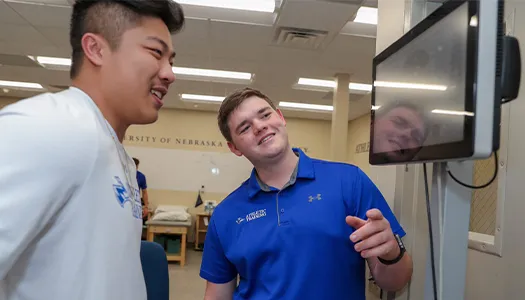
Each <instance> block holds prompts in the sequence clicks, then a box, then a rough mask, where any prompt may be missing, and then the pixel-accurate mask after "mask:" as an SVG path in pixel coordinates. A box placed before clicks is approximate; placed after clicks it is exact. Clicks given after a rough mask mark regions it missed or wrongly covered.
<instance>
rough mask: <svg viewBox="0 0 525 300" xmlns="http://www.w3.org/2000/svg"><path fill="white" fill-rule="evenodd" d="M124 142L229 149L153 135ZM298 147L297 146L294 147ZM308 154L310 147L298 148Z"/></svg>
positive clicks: (130, 137)
mask: <svg viewBox="0 0 525 300" xmlns="http://www.w3.org/2000/svg"><path fill="white" fill-rule="evenodd" d="M124 141H126V142H128V144H130V145H133V144H144V143H145V144H148V145H159V144H160V145H166V144H169V145H187V146H196V147H205V148H223V147H226V148H227V147H228V145H227V144H226V142H225V141H217V140H202V139H196V138H186V137H165V136H151V135H126V136H125V137H124ZM294 147H296V146H294ZM296 148H300V149H301V150H303V152H305V153H308V147H296Z"/></svg>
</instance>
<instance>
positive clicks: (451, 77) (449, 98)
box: [373, 3, 469, 152]
mask: <svg viewBox="0 0 525 300" xmlns="http://www.w3.org/2000/svg"><path fill="white" fill-rule="evenodd" d="M468 24H469V11H468V4H467V3H465V4H463V5H462V6H461V7H459V8H457V9H456V10H455V11H454V12H452V13H450V14H449V15H448V16H446V17H444V18H443V19H442V20H440V21H439V22H438V23H437V24H436V25H435V26H433V27H431V28H429V29H428V30H426V31H425V32H424V33H422V34H421V35H419V36H417V37H416V38H414V39H413V40H412V41H411V42H410V43H408V44H406V45H405V46H403V47H402V48H400V49H399V50H397V51H396V52H395V53H393V54H392V55H390V56H388V57H387V58H386V59H385V60H383V61H381V62H380V63H379V64H378V65H377V66H376V74H375V78H374V87H375V98H374V104H373V105H374V106H380V107H386V106H390V105H395V103H393V102H396V101H397V100H399V99H402V100H403V101H408V102H410V103H413V104H416V105H417V106H418V107H420V108H421V109H422V110H424V111H425V113H426V114H427V115H426V116H427V117H428V118H429V119H432V125H433V126H432V127H433V130H432V132H431V133H430V134H429V135H428V138H426V139H425V143H424V145H422V146H425V147H426V146H434V145H440V144H446V143H455V142H459V141H462V140H463V139H464V129H465V113H468V112H466V102H465V97H466V89H465V84H466V80H467V77H466V75H467V68H466V67H467V37H468V35H467V34H468V27H467V26H468ZM377 113H379V111H377ZM406 115H407V118H408V115H409V114H408V113H407V114H406ZM375 122H376V124H374V125H375V126H376V127H377V126H379V128H381V130H380V132H385V134H386V130H385V127H389V128H394V126H393V125H389V126H385V125H379V124H377V123H378V122H379V121H378V120H375ZM382 122H386V121H384V120H383V121H382ZM413 123H414V124H416V123H417V122H416V121H413ZM382 126H385V127H382ZM375 134H377V133H375ZM374 140H376V139H375V138H374ZM398 140H399V139H398ZM380 143H385V142H384V141H381V142H380ZM395 143H396V142H394V144H395ZM407 143H408V142H407ZM414 143H415V142H414ZM403 145H404V146H403V147H407V145H408V144H406V145H405V144H403ZM390 146H391V147H393V146H392V145H390ZM381 147H382V148H381V150H380V151H381V152H383V151H386V150H388V148H386V145H384V144H381Z"/></svg>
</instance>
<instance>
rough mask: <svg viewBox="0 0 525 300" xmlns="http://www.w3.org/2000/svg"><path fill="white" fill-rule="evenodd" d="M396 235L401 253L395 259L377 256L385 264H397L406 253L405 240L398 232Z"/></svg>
mask: <svg viewBox="0 0 525 300" xmlns="http://www.w3.org/2000/svg"><path fill="white" fill-rule="evenodd" d="M394 237H395V238H396V242H397V245H398V246H399V255H398V256H397V257H396V258H395V259H393V260H386V259H382V258H381V257H377V259H378V260H379V261H380V262H381V263H382V264H384V265H393V264H396V263H397V262H399V261H400V260H401V259H402V258H403V256H404V255H405V252H406V249H405V245H404V244H403V241H401V237H400V236H399V235H397V234H395V235H394Z"/></svg>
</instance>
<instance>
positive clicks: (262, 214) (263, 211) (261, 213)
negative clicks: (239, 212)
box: [235, 209, 266, 224]
mask: <svg viewBox="0 0 525 300" xmlns="http://www.w3.org/2000/svg"><path fill="white" fill-rule="evenodd" d="M262 217H266V209H260V210H257V211H254V212H251V213H249V214H247V215H246V217H244V218H237V220H236V221H235V222H237V224H241V223H242V222H244V221H246V222H250V221H253V220H256V219H259V218H262Z"/></svg>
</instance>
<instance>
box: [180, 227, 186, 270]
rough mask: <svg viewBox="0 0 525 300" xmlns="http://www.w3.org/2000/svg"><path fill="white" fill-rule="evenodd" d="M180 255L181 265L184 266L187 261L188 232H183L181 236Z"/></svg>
mask: <svg viewBox="0 0 525 300" xmlns="http://www.w3.org/2000/svg"><path fill="white" fill-rule="evenodd" d="M180 256H181V260H180V266H181V267H184V264H185V263H186V233H183V234H182V237H181V243H180Z"/></svg>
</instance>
